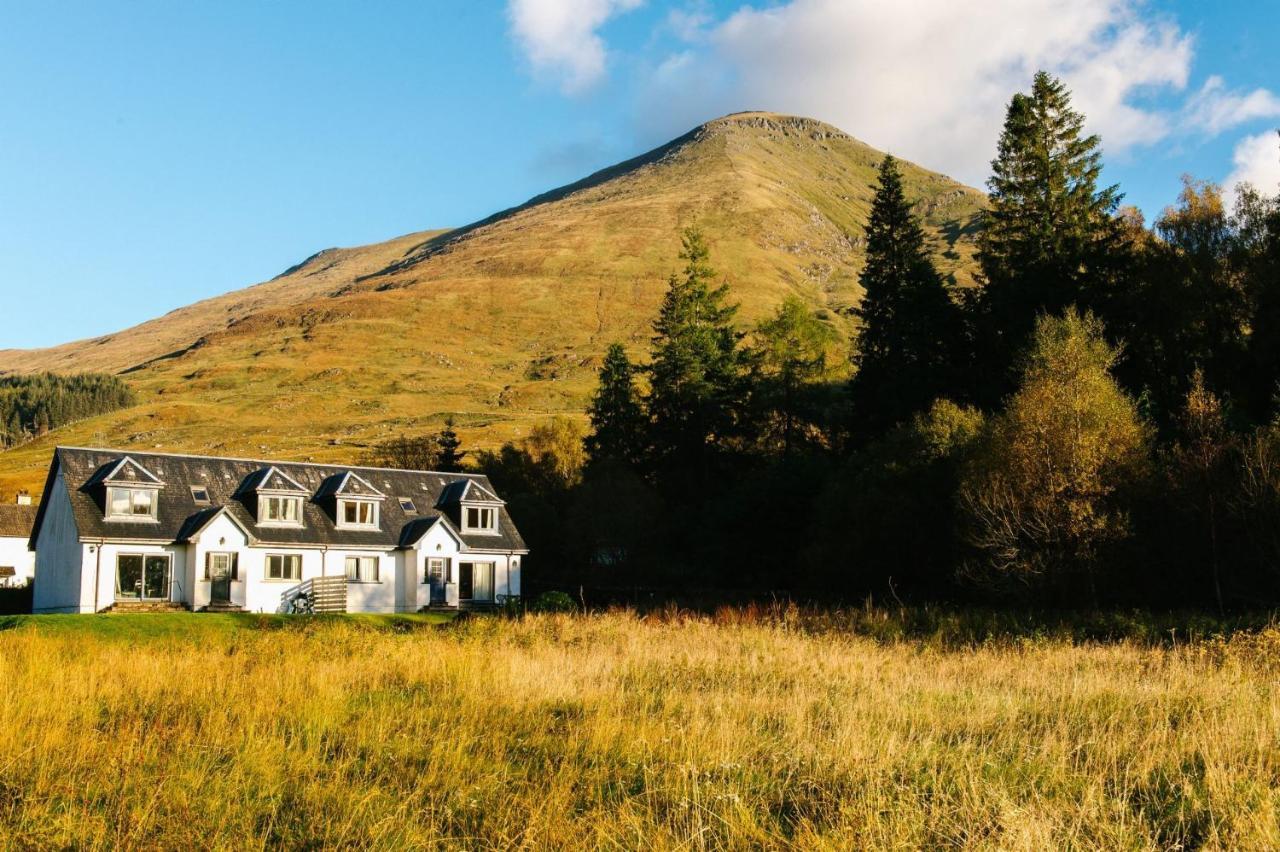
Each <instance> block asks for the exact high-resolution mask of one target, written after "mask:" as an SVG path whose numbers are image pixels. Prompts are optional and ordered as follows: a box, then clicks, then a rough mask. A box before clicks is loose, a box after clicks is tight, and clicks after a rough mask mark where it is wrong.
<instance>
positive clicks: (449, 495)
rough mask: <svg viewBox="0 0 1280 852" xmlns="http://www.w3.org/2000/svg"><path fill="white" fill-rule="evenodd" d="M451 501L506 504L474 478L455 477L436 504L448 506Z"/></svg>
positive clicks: (441, 493)
mask: <svg viewBox="0 0 1280 852" xmlns="http://www.w3.org/2000/svg"><path fill="white" fill-rule="evenodd" d="M451 503H492V504H494V505H495V506H501V505H504V501H503V500H502V499H501V498H499V497H498V495H496V494H494V493H493V492H492V491H490V490H489V489H487V488H485V487H484V486H483V485H481V484H480V483H479V482H476V481H475V480H474V479H455V480H454V481H453V482H450V483H449V484H448V485H446V486H445V487H444V490H443V491H441V492H440V500H439V502H438V503H437V504H436V505H439V506H447V505H449V504H451Z"/></svg>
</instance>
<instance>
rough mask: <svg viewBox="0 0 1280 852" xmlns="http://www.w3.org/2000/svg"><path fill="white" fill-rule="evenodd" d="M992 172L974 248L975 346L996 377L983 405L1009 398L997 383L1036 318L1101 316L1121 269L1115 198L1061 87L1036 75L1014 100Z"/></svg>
mask: <svg viewBox="0 0 1280 852" xmlns="http://www.w3.org/2000/svg"><path fill="white" fill-rule="evenodd" d="M991 168H992V172H993V173H992V176H991V178H990V180H989V181H988V182H987V187H988V189H989V198H990V209H989V210H988V211H987V214H986V217H985V221H984V227H983V230H982V233H981V234H980V236H979V240H978V260H979V262H980V263H981V266H982V273H983V277H984V278H985V287H984V289H983V291H982V296H981V299H980V307H981V309H982V311H981V312H982V315H983V317H982V319H983V323H982V326H981V329H980V331H981V343H982V345H983V348H984V355H985V356H986V365H985V366H986V367H987V368H988V370H992V371H995V372H994V373H993V374H989V375H994V376H996V377H997V378H996V379H995V383H994V384H993V385H992V386H991V387H988V388H986V390H987V393H986V394H985V395H986V396H987V397H988V399H991V398H994V397H998V396H1000V395H1003V393H1004V392H1005V391H1006V390H1008V389H1009V384H1008V383H1007V382H1004V381H1001V379H1002V378H1003V377H1005V376H1007V375H1009V373H1010V368H1011V367H1012V365H1013V364H1014V361H1015V359H1016V356H1017V353H1018V352H1019V351H1020V350H1021V349H1022V347H1023V346H1024V345H1025V344H1026V342H1027V340H1028V337H1029V335H1030V333H1031V329H1032V327H1033V326H1034V324H1035V321H1036V317H1037V316H1039V315H1040V314H1045V313H1047V314H1052V315H1057V314H1060V313H1061V312H1062V310H1063V309H1064V308H1065V307H1067V306H1068V305H1078V306H1080V307H1082V308H1084V307H1090V308H1094V309H1102V308H1104V307H1105V305H1106V303H1107V301H1108V299H1109V292H1108V291H1109V289H1110V286H1111V285H1112V284H1114V282H1115V280H1116V277H1117V275H1118V274H1119V272H1120V270H1121V269H1122V268H1123V265H1124V262H1125V257H1124V254H1125V253H1124V251H1123V249H1122V246H1123V241H1122V239H1121V237H1122V233H1123V231H1122V227H1121V223H1120V222H1119V220H1118V219H1117V218H1116V217H1115V216H1114V214H1115V212H1116V210H1117V208H1118V206H1119V203H1120V198H1121V195H1120V193H1119V191H1118V189H1117V187H1115V186H1110V187H1105V188H1102V189H1099V188H1098V178H1099V176H1100V175H1101V172H1102V160H1101V150H1100V140H1099V138H1098V137H1097V136H1085V135H1084V116H1082V115H1081V114H1080V113H1078V112H1076V111H1075V110H1073V109H1072V108H1071V95H1070V93H1069V92H1068V91H1067V89H1066V87H1065V86H1064V85H1063V84H1062V82H1061V81H1059V80H1057V79H1056V78H1054V77H1052V76H1050V75H1049V74H1047V73H1045V72H1043V71H1041V72H1039V73H1038V74H1036V76H1035V80H1034V82H1033V83H1032V87H1031V93H1030V94H1022V93H1019V94H1016V95H1014V96H1013V99H1012V100H1011V101H1010V103H1009V109H1008V113H1007V115H1006V117H1005V123H1004V130H1003V132H1002V133H1001V135H1000V142H999V147H998V150H997V154H996V158H995V160H994V161H992V163H991ZM1010 378H1011V377H1010Z"/></svg>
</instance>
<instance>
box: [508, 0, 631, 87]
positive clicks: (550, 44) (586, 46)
mask: <svg viewBox="0 0 1280 852" xmlns="http://www.w3.org/2000/svg"><path fill="white" fill-rule="evenodd" d="M642 2H644V0H509V3H508V6H507V14H508V16H509V18H510V20H511V29H512V32H513V34H514V35H515V37H516V40H517V41H518V42H519V44H520V47H521V49H522V50H523V51H524V53H525V56H526V57H527V58H528V60H529V64H530V65H531V66H532V67H533V70H534V71H535V72H536V73H539V74H545V75H548V76H551V77H552V78H554V79H557V80H558V81H559V83H560V87H561V89H562V90H563V91H564V92H565V93H566V94H575V93H578V92H582V91H584V90H586V89H589V88H590V87H591V86H592V85H593V84H595V83H596V82H598V81H599V80H600V79H601V78H602V77H603V76H604V72H605V60H606V49H605V44H604V40H603V39H601V38H600V35H599V33H598V30H599V29H600V27H601V26H603V25H604V24H605V22H606V21H608V20H609V19H610V18H612V17H615V16H616V15H619V14H622V13H623V12H628V11H630V10H632V9H634V8H636V7H637V6H639V5H640V4H641V3H642Z"/></svg>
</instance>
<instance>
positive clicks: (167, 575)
mask: <svg viewBox="0 0 1280 852" xmlns="http://www.w3.org/2000/svg"><path fill="white" fill-rule="evenodd" d="M121 559H141V560H142V566H141V573H140V574H139V577H140V578H141V581H140V582H141V584H142V586H141V589H140V591H139V593H138V596H137V597H134V596H132V595H122V594H121V593H120V560H121ZM153 560H164V563H165V567H164V594H162V595H160V596H159V597H148V596H147V595H146V594H145V593H144V592H145V590H146V584H147V564H148V563H150V562H152V561H153ZM114 571H115V581H114V583H113V585H114V590H113V596H114V600H117V601H171V600H173V554H172V553H169V552H167V551H166V552H163V553H155V552H152V551H145V550H121V551H118V552H117V553H116V559H115V569H114Z"/></svg>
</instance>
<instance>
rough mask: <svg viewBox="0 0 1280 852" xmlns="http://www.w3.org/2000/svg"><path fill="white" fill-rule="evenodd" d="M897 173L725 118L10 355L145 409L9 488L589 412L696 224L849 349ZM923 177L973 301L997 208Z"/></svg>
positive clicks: (716, 254)
mask: <svg viewBox="0 0 1280 852" xmlns="http://www.w3.org/2000/svg"><path fill="white" fill-rule="evenodd" d="M882 157H883V154H881V153H880V152H879V151H876V150H875V149H874V148H871V147H870V146H868V145H866V144H865V143H862V142H860V141H859V140H857V139H856V138H854V137H852V136H850V135H849V134H847V133H845V132H843V131H841V130H838V129H837V128H834V127H832V126H831V125H828V124H825V123H823V122H820V121H817V120H814V119H809V118H803V117H796V116H785V115H779V114H776V113H765V112H746V113H738V114H734V115H730V116H724V117H721V118H719V119H715V120H713V121H710V122H706V123H704V124H701V125H699V126H698V127H695V128H693V129H692V130H690V131H689V132H688V133H685V134H683V135H681V136H679V137H677V138H676V139H673V140H671V141H670V142H667V143H665V144H664V145H661V146H658V147H657V148H654V149H652V150H650V151H647V152H645V153H643V154H640V155H639V156H637V157H633V158H630V159H628V160H625V161H623V162H621V163H617V164H615V165H613V166H609V167H607V168H605V169H601V170H598V171H596V172H594V173H592V174H590V175H587V176H586V177H584V178H582V179H580V180H578V181H574V182H572V183H568V184H565V185H563V186H561V187H557V188H554V189H551V190H548V191H547V192H544V193H540V194H538V195H535V196H533V197H532V198H530V199H529V200H527V201H526V202H524V203H522V204H519V205H516V206H514V207H510V208H507V209H505V210H501V211H498V212H496V213H494V214H492V215H490V216H488V217H484V218H482V219H480V220H477V221H476V222H473V223H470V224H467V225H463V226H461V227H459V228H453V229H445V230H428V231H416V232H411V233H408V234H404V235H402V236H399V237H395V238H393V239H391V240H387V241H385V242H382V243H375V244H371V245H367V246H357V247H351V248H330V249H324V250H322V251H320V252H316V253H315V254H313V255H311V256H310V257H308V258H306V259H304V260H303V261H301V262H300V263H298V264H295V265H294V266H292V267H290V268H288V269H286V270H285V271H284V272H282V273H280V274H279V275H277V276H275V277H274V278H272V279H269V280H267V281H264V282H261V283H259V284H256V285H252V286H250V287H247V288H244V289H240V290H235V291H231V292H229V293H226V294H222V295H220V296H214V297H211V298H209V299H205V300H201V301H198V302H195V303H193V304H191V305H188V306H185V307H182V308H178V309H176V310H174V311H171V312H169V313H167V314H165V315H163V316H160V317H156V318H154V319H151V320H147V321H146V322H143V323H140V324H139V325H137V326H133V327H131V328H128V329H123V330H121V331H119V332H115V333H113V334H110V335H101V336H99V337H96V338H90V339H87V340H83V341H73V342H70V343H66V344H62V345H60V346H56V347H49V348H47V349H39V350H3V351H0V372H32V371H37V370H54V371H57V372H74V371H81V370H98V371H103V372H113V373H119V374H122V375H123V376H124V377H125V378H126V379H127V380H129V381H130V383H131V384H132V385H134V386H135V388H136V389H137V390H138V392H139V396H140V398H142V399H143V403H142V404H141V405H140V406H139V407H138V408H135V409H131V410H130V411H129V412H117V413H116V414H115V415H109V416H106V417H104V418H97V419H95V420H94V421H92V422H89V423H85V424H78V425H77V426H75V427H68V428H69V429H70V430H71V432H73V433H74V434H69V435H65V436H50V437H49V438H44V439H40V440H38V441H36V442H34V443H33V444H28V445H24V446H23V447H21V448H17V449H15V450H11V451H9V452H7V453H4V454H2V455H0V488H4V487H8V486H13V485H17V484H19V483H22V484H24V485H25V484H29V483H30V480H31V478H32V476H33V473H32V472H33V471H35V470H37V469H38V468H39V466H40V465H39V464H38V463H37V457H38V456H39V455H41V454H43V456H44V457H45V458H47V453H48V448H49V444H50V443H51V439H52V438H55V437H56V438H57V439H59V440H61V439H62V438H66V439H67V440H72V439H74V440H78V441H80V442H81V443H84V442H85V440H86V439H89V438H91V437H92V436H95V435H96V436H100V437H102V438H103V439H105V440H106V441H109V442H111V443H115V444H118V445H123V446H133V445H138V446H140V447H147V448H151V449H156V448H159V447H163V448H166V449H175V450H183V451H192V452H207V453H218V452H237V453H241V454H245V453H248V454H250V455H253V454H260V453H261V452H264V451H266V450H272V451H274V452H277V453H279V452H284V453H286V454H287V455H290V456H292V457H295V458H298V459H300V460H301V459H304V458H305V457H307V456H314V457H317V458H323V459H326V460H348V457H349V456H350V455H351V453H352V452H353V449H352V447H351V444H352V443H355V444H364V443H368V442H370V441H374V440H377V439H379V438H380V437H385V436H386V435H387V434H390V433H394V432H399V431H407V432H414V431H420V430H424V429H428V428H433V427H435V426H436V425H438V421H439V419H441V418H442V417H443V416H445V415H447V414H451V415H455V416H457V417H458V418H459V419H460V421H461V423H462V425H463V427H464V435H465V436H466V437H467V438H468V439H469V440H470V441H471V442H472V443H473V444H492V443H494V442H497V441H500V440H503V439H506V438H510V437H514V436H516V435H519V434H522V433H523V431H524V430H525V429H527V427H528V425H529V424H530V423H532V422H534V421H536V420H538V419H541V418H545V417H546V416H549V415H551V414H555V413H570V414H580V413H581V412H582V410H583V407H584V405H585V401H586V398H587V396H588V395H589V392H590V388H591V385H592V383H593V381H594V368H595V366H596V364H598V358H599V355H600V354H601V353H602V352H603V349H604V348H605V347H606V346H607V345H608V343H610V342H612V341H614V340H619V341H621V342H623V343H624V344H625V345H627V346H628V348H629V349H631V350H632V351H633V352H635V353H637V354H640V353H641V352H642V350H643V348H644V346H645V345H646V343H647V340H648V336H649V333H650V332H649V325H650V323H651V321H652V317H653V315H654V312H655V311H656V309H657V305H658V303H659V302H660V300H661V295H662V292H663V290H664V289H665V281H666V278H667V276H668V275H669V274H671V273H672V272H674V271H676V270H677V269H678V268H679V261H678V258H677V257H676V254H677V253H678V250H679V231H680V229H681V228H682V227H685V226H688V225H697V226H699V227H700V228H701V229H702V230H703V231H704V232H705V233H706V235H707V237H708V240H709V242H710V244H711V250H712V259H713V262H714V263H715V264H716V266H717V268H718V269H719V270H720V271H721V272H722V274H723V275H724V277H725V279H726V280H727V281H728V282H729V283H730V286H731V291H732V298H733V300H735V301H738V302H739V303H741V304H742V311H741V317H742V320H743V322H744V323H750V322H752V321H755V320H757V319H760V318H762V317H763V316H766V315H767V314H768V313H769V312H770V311H771V310H772V309H773V308H774V307H776V305H777V304H778V303H780V301H781V300H782V298H783V297H784V296H785V295H788V294H795V295H799V296H800V297H801V298H803V299H805V301H806V302H808V303H810V304H811V305H812V306H813V308H814V309H815V310H817V311H819V312H820V313H821V315H823V316H824V319H825V320H826V321H827V322H830V323H831V324H832V325H833V326H835V327H836V328H837V329H838V330H839V331H840V332H841V334H842V336H846V337H847V336H848V334H849V333H850V332H851V331H852V319H851V318H850V309H851V308H852V307H853V306H855V305H856V304H857V301H858V298H859V296H860V293H859V291H858V288H857V281H856V277H857V271H858V269H859V268H860V265H861V230H862V226H863V224H864V222H865V218H866V214H867V211H868V210H869V206H870V200H871V196H872V193H873V190H874V184H875V168H876V166H878V164H879V161H880V159H881V158H882ZM903 171H904V176H905V181H906V186H907V191H908V193H909V195H910V196H911V197H912V199H913V201H914V202H915V203H916V209H917V211H918V212H919V213H920V215H921V217H922V219H923V221H924V222H925V225H926V228H927V230H928V231H929V233H930V236H931V239H932V241H933V243H934V249H935V251H934V256H935V260H936V261H937V262H938V264H939V267H940V269H941V270H942V271H943V273H944V274H945V275H947V276H948V278H950V279H951V280H952V281H953V282H955V283H956V284H957V285H958V286H968V285H969V284H971V283H972V280H973V269H974V268H975V267H974V263H973V251H974V245H973V234H974V233H975V229H976V224H977V217H978V216H979V214H980V211H981V209H982V206H983V201H984V196H983V195H982V194H981V193H980V192H978V191H977V190H975V189H972V188H969V187H966V186H964V185H963V184H960V183H959V182H957V181H954V180H952V179H951V178H948V177H946V176H945V175H940V174H938V173H935V172H930V171H928V170H926V169H922V168H920V167H918V166H915V165H913V164H910V163H904V165H903ZM93 443H97V444H101V443H103V441H95V442H93ZM156 445H159V446H158V447H157V446H156Z"/></svg>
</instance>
